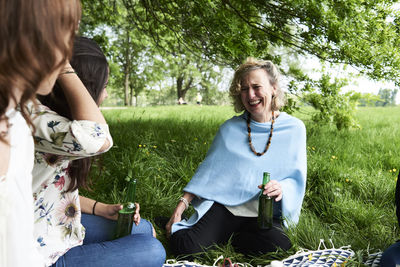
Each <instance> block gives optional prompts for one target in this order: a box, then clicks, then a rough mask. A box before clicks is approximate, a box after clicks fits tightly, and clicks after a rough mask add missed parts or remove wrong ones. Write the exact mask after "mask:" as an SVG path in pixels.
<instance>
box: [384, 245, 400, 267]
mask: <svg viewBox="0 0 400 267" xmlns="http://www.w3.org/2000/svg"><path fill="white" fill-rule="evenodd" d="M380 265H381V267H395V266H396V265H400V241H398V242H396V243H394V244H393V245H391V246H390V247H388V248H387V249H386V250H385V251H384V252H383V255H382V258H381V263H380Z"/></svg>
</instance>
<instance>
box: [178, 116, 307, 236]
mask: <svg viewBox="0 0 400 267" xmlns="http://www.w3.org/2000/svg"><path fill="white" fill-rule="evenodd" d="M246 118H247V115H246V113H244V114H242V115H240V116H235V117H233V118H231V119H229V120H227V121H226V122H225V123H224V124H222V126H221V127H220V129H219V131H218V133H217V135H216V136H215V138H214V141H213V143H212V145H211V147H210V149H209V151H208V153H207V155H206V158H205V159H204V161H203V162H202V163H201V164H200V166H199V167H198V169H197V171H196V173H195V174H194V176H193V177H192V179H191V181H190V182H189V183H188V184H187V185H186V187H185V188H184V189H183V190H184V191H185V192H189V193H192V194H194V195H196V196H197V197H195V198H194V199H193V201H192V204H193V206H194V209H195V211H196V212H195V213H194V214H193V215H192V216H191V217H190V218H189V219H188V220H187V221H186V220H182V221H181V222H178V223H175V224H174V225H173V226H172V233H174V232H176V231H178V230H180V229H184V228H188V227H191V226H192V225H194V224H195V223H196V222H197V221H198V220H199V219H200V218H201V217H202V216H203V215H204V214H205V213H206V212H207V211H208V210H209V209H210V208H211V206H212V205H213V203H214V201H216V202H218V203H220V204H222V205H226V206H236V205H241V204H243V203H245V202H247V201H249V200H251V199H252V198H254V197H256V195H257V194H259V192H260V189H258V187H257V186H258V185H260V184H261V183H262V176H263V172H269V173H270V174H271V180H277V181H279V183H280V184H281V186H282V191H283V198H282V203H281V204H282V215H283V217H284V223H285V225H286V226H288V225H289V224H297V222H298V220H299V216H300V210H301V205H302V202H303V197H304V192H305V185H306V176H307V157H306V130H305V127H304V124H303V122H302V121H301V120H299V119H297V118H295V117H292V116H290V115H288V114H286V113H284V112H281V114H280V115H279V117H278V118H277V119H276V120H275V123H274V131H273V136H272V140H271V146H270V148H269V150H268V151H267V153H265V154H264V155H263V156H261V157H257V156H256V155H254V153H253V152H252V151H251V150H250V148H249V144H248V137H247V124H246ZM250 126H251V136H252V143H253V145H254V147H255V149H256V151H258V152H262V151H264V148H265V145H266V142H267V140H268V136H269V132H270V129H271V122H267V123H259V122H256V121H253V120H252V121H251V123H250Z"/></svg>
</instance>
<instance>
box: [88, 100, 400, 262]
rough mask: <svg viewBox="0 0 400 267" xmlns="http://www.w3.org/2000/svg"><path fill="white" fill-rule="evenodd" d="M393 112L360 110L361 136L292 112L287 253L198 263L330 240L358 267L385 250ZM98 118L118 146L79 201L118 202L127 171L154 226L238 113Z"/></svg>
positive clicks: (391, 238)
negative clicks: (299, 134)
mask: <svg viewBox="0 0 400 267" xmlns="http://www.w3.org/2000/svg"><path fill="white" fill-rule="evenodd" d="M304 109H305V110H304ZM399 111H400V110H399V107H388V108H360V109H359V110H357V111H356V112H355V118H356V119H357V120H358V121H359V123H360V126H361V127H360V128H359V129H354V130H347V131H336V130H335V129H332V128H331V127H329V126H324V125H321V124H315V123H313V122H312V120H311V116H312V112H314V111H313V110H312V108H311V107H307V108H302V109H301V110H300V112H301V113H300V112H299V113H295V116H297V117H299V118H301V119H302V120H303V121H304V122H305V124H306V128H307V158H308V160H307V164H308V174H307V189H306V195H305V198H304V203H303V209H302V213H301V217H300V222H299V224H298V225H297V227H296V228H291V229H289V230H288V232H287V233H288V234H289V236H290V239H291V240H292V243H293V248H292V249H291V250H290V251H288V252H282V251H278V252H277V253H271V254H268V255H263V256H262V257H257V258H246V257H244V256H243V255H241V254H238V253H235V252H234V251H233V249H232V247H231V246H230V245H226V246H219V247H217V248H215V249H214V250H212V251H209V252H207V253H203V254H199V255H197V256H196V257H197V259H198V261H199V262H201V263H203V264H210V265H211V264H212V263H213V262H214V260H215V259H216V258H217V257H218V256H220V255H224V256H225V257H230V258H231V259H233V260H234V261H240V262H249V263H251V264H252V265H253V266H254V265H266V264H268V263H269V262H270V261H271V260H272V259H283V258H285V257H287V256H288V255H290V254H293V253H295V252H296V251H297V250H298V249H299V248H305V249H316V248H317V247H318V244H319V239H320V238H323V239H325V240H328V239H332V240H333V243H334V244H335V247H340V246H344V245H351V248H352V249H353V250H354V251H355V252H356V255H357V256H356V257H355V258H354V259H353V261H351V262H350V263H349V264H348V266H360V263H361V262H362V261H363V260H365V259H366V256H367V255H368V252H369V253H373V252H376V251H379V250H381V251H382V250H384V249H385V248H387V247H388V246H389V245H390V244H391V243H393V242H395V240H397V239H399V231H398V229H397V221H396V217H395V206H394V188H395V182H396V176H397V173H398V169H399V165H398V163H399V162H400V155H399V154H398V153H396V148H397V147H400V139H399V138H397V137H398V136H399V135H400V127H399V125H400V117H399V116H398V114H399ZM315 112H318V111H315ZM104 114H105V117H106V119H107V121H108V123H109V125H110V131H111V134H112V135H113V139H114V147H113V148H112V149H111V150H110V151H109V152H107V153H106V154H104V155H103V156H102V162H103V164H102V167H101V168H100V167H98V168H97V169H94V170H93V172H92V178H93V183H94V186H93V188H92V189H93V191H90V192H83V191H82V193H84V194H85V195H86V196H89V197H93V198H96V199H98V200H100V201H104V202H106V203H115V202H119V201H120V197H121V192H122V191H123V188H124V185H125V182H124V178H125V177H126V175H127V173H128V172H129V170H130V169H131V166H133V167H134V169H133V176H134V177H135V178H137V179H138V186H137V199H138V202H139V203H140V205H141V216H142V217H143V218H146V219H148V220H150V221H152V220H153V219H154V217H156V216H170V215H171V214H172V211H173V210H174V208H175V206H176V204H177V201H178V199H179V197H180V196H181V195H182V189H183V187H184V186H185V185H186V183H187V182H188V181H189V180H190V178H191V177H192V175H193V174H194V172H195V170H196V168H197V166H198V165H199V164H200V162H201V161H202V160H203V159H204V157H205V155H206V153H207V151H208V148H209V146H210V144H211V142H212V140H213V138H214V135H215V133H216V132H217V130H218V127H219V125H221V123H222V122H223V121H225V120H226V119H228V118H230V117H232V115H234V112H233V109H232V108H231V107H209V106H202V107H199V106H173V107H148V108H128V109H124V110H106V111H104ZM310 114H311V115H310ZM273 142H274V140H273V138H272V143H273ZM394 169H396V170H394ZM100 170H101V172H100V174H99V171H100ZM188 215H189V214H188ZM156 231H157V234H158V238H159V239H160V240H161V241H162V242H163V245H164V246H165V247H166V249H167V253H168V254H167V257H168V258H171V257H172V255H171V254H170V251H169V245H168V241H167V240H166V238H165V235H164V231H163V230H162V229H159V228H157V227H156Z"/></svg>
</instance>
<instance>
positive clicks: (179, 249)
mask: <svg viewBox="0 0 400 267" xmlns="http://www.w3.org/2000/svg"><path fill="white" fill-rule="evenodd" d="M170 245H171V249H172V253H173V254H174V255H175V256H182V255H189V254H193V253H198V252H201V251H203V250H202V248H201V247H200V246H199V244H198V243H195V242H194V241H193V240H192V239H191V238H190V237H189V236H188V235H187V234H185V233H184V230H181V231H178V232H176V233H174V234H173V235H172V236H171V239H170Z"/></svg>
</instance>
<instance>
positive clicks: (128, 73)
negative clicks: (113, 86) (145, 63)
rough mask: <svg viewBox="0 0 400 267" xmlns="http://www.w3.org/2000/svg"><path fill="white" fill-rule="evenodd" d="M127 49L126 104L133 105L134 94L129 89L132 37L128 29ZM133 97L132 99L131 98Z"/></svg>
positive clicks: (125, 66)
mask: <svg viewBox="0 0 400 267" xmlns="http://www.w3.org/2000/svg"><path fill="white" fill-rule="evenodd" d="M125 41H126V44H127V45H126V49H125V65H124V76H125V77H124V89H125V90H124V92H125V101H124V102H125V103H124V104H125V106H128V105H132V94H130V90H129V75H130V66H131V56H130V52H129V49H130V46H129V43H130V37H129V31H128V30H126V39H125ZM129 99H131V100H129Z"/></svg>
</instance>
